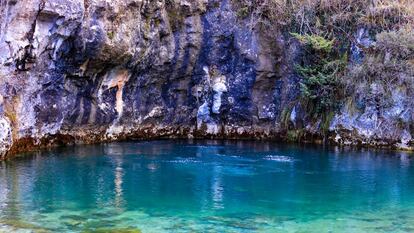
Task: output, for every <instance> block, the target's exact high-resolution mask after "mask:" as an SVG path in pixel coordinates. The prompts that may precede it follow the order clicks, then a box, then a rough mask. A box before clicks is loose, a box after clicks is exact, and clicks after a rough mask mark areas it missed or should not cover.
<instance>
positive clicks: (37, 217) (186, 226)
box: [0, 141, 414, 232]
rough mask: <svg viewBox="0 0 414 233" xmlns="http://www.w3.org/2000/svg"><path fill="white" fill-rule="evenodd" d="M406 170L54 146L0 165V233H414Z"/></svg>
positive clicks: (408, 165) (390, 156) (269, 149)
mask: <svg viewBox="0 0 414 233" xmlns="http://www.w3.org/2000/svg"><path fill="white" fill-rule="evenodd" d="M413 161H414V160H412V159H411V158H410V156H409V155H407V154H404V153H386V152H378V151H359V152H357V151H339V150H335V149H321V148H315V147H298V146H292V145H281V144H273V143H266V142H237V141H194V142H189V141H153V142H128V143H114V144H105V145H96V146H75V147H68V148H60V149H55V150H52V151H44V152H37V153H33V154H30V155H26V156H24V157H22V158H16V159H13V160H10V161H6V162H0V232H93V231H100V232H110V231H111V230H112V231H113V232H117V231H120V230H124V231H126V232H128V231H129V232H139V231H141V232H414V167H413V165H414V163H413ZM127 230H128V231H127Z"/></svg>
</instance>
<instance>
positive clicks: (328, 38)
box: [232, 0, 414, 127]
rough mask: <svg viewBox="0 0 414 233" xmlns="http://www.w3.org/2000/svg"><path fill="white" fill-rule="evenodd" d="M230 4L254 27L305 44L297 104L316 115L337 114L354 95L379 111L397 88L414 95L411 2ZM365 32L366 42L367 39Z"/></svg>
mask: <svg viewBox="0 0 414 233" xmlns="http://www.w3.org/2000/svg"><path fill="white" fill-rule="evenodd" d="M232 2H233V4H234V6H235V7H237V8H238V9H239V10H238V12H239V13H238V15H239V17H240V18H242V19H243V20H246V21H248V22H250V25H251V27H252V29H253V28H258V29H263V28H264V29H266V30H263V31H266V32H272V30H278V32H288V33H289V34H290V35H291V36H292V37H293V38H295V39H296V40H297V41H298V42H300V44H301V45H302V47H303V50H304V53H303V56H302V58H301V61H300V62H299V64H296V71H297V74H298V75H299V76H301V77H302V80H301V83H300V85H301V97H300V99H299V101H301V103H302V106H305V107H304V109H306V112H308V113H309V117H311V118H314V119H315V120H316V119H317V118H320V117H321V116H322V118H324V116H325V115H326V119H329V118H331V117H328V116H332V112H335V111H337V110H339V108H340V106H341V105H343V104H345V103H346V102H349V101H348V99H349V98H353V97H355V96H359V97H358V98H360V99H363V100H364V101H366V102H367V101H374V102H375V105H377V106H378V114H381V111H382V109H383V108H386V107H387V106H388V105H389V102H390V101H392V100H391V98H392V92H393V91H395V90H403V91H404V92H406V93H405V94H406V95H407V96H410V94H409V93H413V92H414V80H413V79H414V1H412V0H367V1H361V0H232ZM361 30H362V31H361ZM358 31H360V32H362V33H363V34H364V35H358ZM272 33H273V32H272ZM361 36H363V37H365V39H366V40H368V42H367V41H365V42H364V41H361V38H358V37H361ZM356 51H357V54H358V56H359V59H355V57H353V59H351V56H348V55H350V54H351V53H353V54H355V53H356ZM378 90H382V91H378ZM351 102H352V101H351ZM363 107H364V106H362V107H361V106H359V107H356V110H357V111H358V108H363ZM359 110H363V109H359ZM282 115H283V114H282ZM284 115H286V114H284ZM282 117H283V116H282ZM398 120H399V119H396V121H398ZM322 125H325V127H328V126H329V123H324V124H322ZM321 127H322V126H321Z"/></svg>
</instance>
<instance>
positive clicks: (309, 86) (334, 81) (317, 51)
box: [292, 33, 348, 114]
mask: <svg viewBox="0 0 414 233" xmlns="http://www.w3.org/2000/svg"><path fill="white" fill-rule="evenodd" d="M292 35H293V36H294V37H295V38H297V39H298V40H299V41H300V42H301V44H302V45H304V46H306V47H307V48H308V50H307V53H308V54H306V57H307V58H309V60H307V62H306V63H307V64H306V65H296V71H297V73H298V74H299V75H300V76H301V77H302V80H301V82H300V88H301V97H302V102H304V103H305V105H306V106H307V107H308V112H310V113H316V114H320V113H326V112H330V111H334V110H335V109H337V108H338V106H339V101H338V98H337V93H338V88H339V80H338V76H339V75H340V74H341V73H342V71H343V70H344V69H345V67H346V64H347V61H348V56H347V54H346V53H345V54H342V55H340V53H339V52H337V51H335V50H334V49H333V44H334V40H328V39H325V38H323V37H321V36H318V35H299V34H296V33H292Z"/></svg>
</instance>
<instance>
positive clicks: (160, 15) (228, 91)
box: [0, 0, 412, 155]
mask: <svg viewBox="0 0 414 233" xmlns="http://www.w3.org/2000/svg"><path fill="white" fill-rule="evenodd" d="M0 8H1V12H2V13H1V18H0V23H1V27H0V64H1V65H0V96H2V98H1V99H2V100H1V102H0V105H1V107H0V108H1V113H0V155H4V154H5V153H6V152H7V151H9V150H11V152H18V151H21V150H26V149H29V148H31V147H41V146H50V145H55V144H61V143H63V144H67V143H92V142H99V141H110V140H121V139H135V138H152V137H190V138H192V137H203V138H205V137H207V138H210V137H225V138H273V139H284V138H286V135H287V130H286V127H284V126H283V124H282V113H283V112H284V110H285V109H291V110H292V109H293V111H292V113H291V114H290V116H289V117H288V119H289V124H290V125H291V127H293V129H295V128H296V127H301V128H305V129H306V133H307V134H308V135H310V136H312V137H314V138H315V139H316V138H319V139H320V138H323V135H322V133H320V132H321V131H320V130H319V125H318V124H320V122H319V123H318V122H316V123H315V122H307V121H306V118H305V117H304V115H305V114H306V113H304V112H303V111H302V110H301V109H303V108H301V107H300V105H298V104H297V99H298V96H299V95H300V87H299V82H298V80H299V79H300V77H298V75H297V74H296V73H295V68H294V65H293V64H294V63H295V62H296V60H297V59H298V57H299V56H300V54H301V50H300V47H299V46H298V44H297V42H296V41H295V40H292V37H291V36H290V35H289V33H287V32H284V31H283V30H277V29H275V31H274V32H272V33H268V32H265V31H261V30H257V29H254V28H253V27H252V25H251V24H249V20H248V19H245V20H243V19H240V18H238V17H237V11H236V10H235V9H234V7H233V6H232V3H231V1H229V0H194V1H187V0H150V1H149V0H71V1H69V0H24V1H15V0H2V1H1V6H0ZM404 98H405V97H404V93H403V94H402V96H399V95H398V93H396V96H395V102H394V103H392V105H391V106H390V109H389V114H391V115H392V114H404V117H405V118H404V119H406V120H407V121H409V122H412V113H411V109H407V105H406V103H404V101H403V99H404ZM372 107H374V106H372ZM366 109H367V110H366V111H363V112H361V113H358V114H356V115H355V114H354V115H352V114H351V113H350V111H348V110H347V109H346V108H345V107H344V109H343V111H341V112H340V113H338V114H337V115H336V116H335V118H334V120H333V122H332V124H331V127H330V132H331V133H330V134H329V135H330V139H331V141H335V140H336V141H337V142H338V143H344V144H361V143H366V144H376V143H375V142H378V141H381V142H384V143H383V144H384V145H385V144H386V145H389V146H393V145H394V146H397V145H399V146H400V147H405V148H410V143H411V141H412V139H411V134H410V130H409V129H408V128H406V129H402V130H400V131H398V133H395V134H393V135H386V134H383V133H380V131H379V130H380V129H379V128H378V127H377V125H376V124H378V123H379V121H381V122H386V120H385V121H383V120H381V119H386V116H378V115H375V114H374V115H372V114H370V107H369V106H366ZM384 114H385V113H384ZM383 117H385V118H383ZM387 127H388V126H387ZM389 127H394V126H393V125H392V124H390V125H389ZM324 136H326V135H324ZM390 139H391V140H390Z"/></svg>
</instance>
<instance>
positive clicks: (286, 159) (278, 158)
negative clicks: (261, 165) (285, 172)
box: [264, 155, 296, 163]
mask: <svg viewBox="0 0 414 233" xmlns="http://www.w3.org/2000/svg"><path fill="white" fill-rule="evenodd" d="M264 159H265V160H269V161H275V162H280V163H293V162H295V161H296V160H295V159H294V158H293V157H290V156H284V155H266V156H265V157H264Z"/></svg>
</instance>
